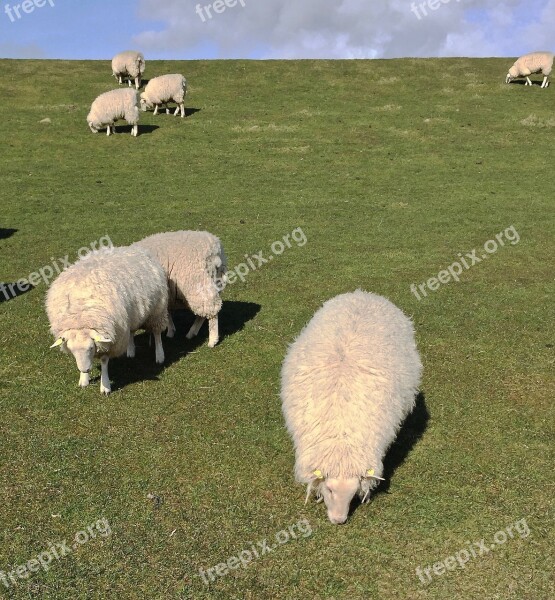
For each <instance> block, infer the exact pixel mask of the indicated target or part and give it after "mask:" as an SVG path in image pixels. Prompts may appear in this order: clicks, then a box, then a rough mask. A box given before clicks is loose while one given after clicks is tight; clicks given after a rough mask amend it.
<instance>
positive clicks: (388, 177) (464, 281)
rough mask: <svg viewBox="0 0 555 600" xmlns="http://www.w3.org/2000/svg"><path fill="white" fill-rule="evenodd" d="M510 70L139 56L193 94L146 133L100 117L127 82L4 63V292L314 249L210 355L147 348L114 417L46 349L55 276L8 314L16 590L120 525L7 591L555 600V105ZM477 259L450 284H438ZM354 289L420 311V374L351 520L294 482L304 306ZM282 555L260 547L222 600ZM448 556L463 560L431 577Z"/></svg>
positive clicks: (254, 297) (6, 559) (274, 266)
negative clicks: (38, 276) (117, 84)
mask: <svg viewBox="0 0 555 600" xmlns="http://www.w3.org/2000/svg"><path fill="white" fill-rule="evenodd" d="M510 64H512V63H511V60H499V59H491V60H490V59H487V60H470V59H449V60H447V59H446V60H443V59H441V60H440V59H434V60H413V59H406V60H391V61H378V60H376V61H291V62H282V61H274V62H248V61H225V62H224V61H212V62H202V61H198V62H162V61H161V62H153V61H151V62H148V63H147V72H146V73H145V75H146V77H147V78H148V77H152V76H154V75H158V74H163V73H171V72H183V73H184V74H185V75H186V76H187V78H188V80H189V85H190V92H189V96H188V100H187V102H188V104H187V106H188V109H189V110H188V113H189V114H188V117H187V118H186V119H185V120H182V119H178V118H174V117H172V116H169V115H158V116H156V117H154V116H153V115H152V113H143V114H142V117H141V125H140V135H139V137H138V138H132V137H131V136H130V135H129V130H130V129H129V127H128V126H126V125H124V124H123V123H121V124H120V126H119V127H118V134H117V135H115V136H111V137H107V136H105V135H104V134H99V135H93V134H92V133H90V131H89V130H88V127H87V124H86V122H85V117H86V115H87V112H88V109H89V107H90V103H91V101H92V100H93V99H94V98H95V97H96V96H97V95H98V94H99V93H100V92H103V91H106V90H108V89H112V88H113V87H114V80H113V79H112V80H111V78H110V68H109V63H107V62H65V61H8V60H3V61H0V69H1V71H2V77H3V81H4V86H3V98H2V102H1V103H0V136H1V137H2V140H3V142H2V144H3V161H2V164H3V177H2V202H1V208H2V210H1V213H0V216H1V219H0V227H1V228H2V229H1V231H0V233H1V235H0V238H2V239H1V240H0V257H1V263H0V267H1V268H0V281H4V282H6V283H12V282H16V281H17V280H19V279H20V278H24V277H28V276H29V275H30V274H33V273H35V272H38V271H39V270H40V269H43V271H42V272H43V273H45V272H46V273H48V271H44V268H45V267H46V266H48V265H50V266H52V265H53V264H54V263H56V261H58V259H61V258H62V257H66V255H67V256H68V257H69V260H70V261H72V262H73V261H74V260H76V258H77V253H78V251H79V249H80V248H82V247H85V246H89V245H90V244H91V243H92V242H94V241H95V240H99V239H100V238H101V237H103V236H108V237H109V238H110V240H111V241H112V242H113V243H114V244H116V245H125V244H128V243H130V242H132V241H135V240H138V239H140V238H142V237H144V236H145V235H148V234H150V233H154V232H158V231H165V230H175V229H207V230H209V231H211V232H213V233H215V234H216V235H218V236H219V237H220V238H221V239H222V241H223V243H224V246H225V248H226V252H227V255H228V260H229V265H230V267H231V268H233V267H234V266H235V265H237V264H239V263H241V262H244V261H245V260H246V259H245V255H248V256H249V257H250V256H253V255H254V254H257V253H259V252H260V251H262V252H263V255H264V256H265V257H269V255H270V254H272V249H271V247H272V244H273V243H274V242H276V241H279V240H283V237H284V236H286V235H287V234H291V232H293V231H294V230H297V239H301V238H300V234H299V233H298V232H299V231H302V233H303V234H304V236H305V238H306V243H304V244H300V243H299V244H297V243H296V242H293V243H292V244H291V247H290V248H286V249H285V250H284V251H283V252H282V253H279V252H275V253H274V256H273V260H272V261H269V262H268V263H266V264H264V265H262V266H260V268H257V269H256V270H251V272H249V273H248V275H247V276H246V277H245V281H244V282H241V281H237V282H236V283H234V284H232V285H229V286H228V288H227V289H226V291H225V292H224V300H225V302H224V309H223V311H222V313H221V317H220V323H221V338H222V339H221V343H220V344H219V345H218V346H217V347H216V348H214V349H210V348H208V347H207V346H206V338H207V332H206V330H205V329H203V330H202V332H201V335H200V336H199V338H198V339H197V340H195V341H187V340H185V338H184V334H185V330H186V328H187V326H188V325H189V324H190V322H191V320H192V318H191V317H189V316H188V315H186V314H182V315H178V318H177V320H176V325H177V327H178V333H177V335H176V337H175V338H174V339H172V340H165V349H166V356H167V360H166V363H165V365H164V366H163V368H160V367H158V366H156V365H155V364H154V351H153V348H149V346H148V340H147V337H146V335H145V334H141V335H139V336H138V338H137V344H138V347H137V357H136V358H135V359H133V360H132V359H127V358H125V357H123V358H121V359H117V360H114V361H112V362H111V366H110V375H111V379H112V386H113V390H114V391H113V393H112V394H111V395H110V396H108V397H103V396H101V395H100V394H99V390H98V369H96V370H95V372H94V374H95V380H94V382H93V385H91V386H90V387H88V388H85V389H79V388H78V387H77V381H78V371H77V368H76V366H75V362H74V360H73V359H72V358H71V357H68V356H66V355H64V354H62V353H59V352H57V351H55V350H49V348H48V347H49V345H50V344H51V343H52V338H51V336H50V335H49V332H48V322H47V318H46V314H45V311H44V298H45V294H46V291H47V289H48V288H47V285H46V284H45V283H44V282H43V281H39V282H38V283H37V285H36V287H35V288H34V289H32V290H30V291H28V292H27V293H24V294H22V295H20V296H18V297H16V298H14V299H10V300H9V301H8V300H7V299H6V298H7V297H8V296H9V293H8V292H5V293H4V294H3V295H2V294H1V293H0V300H3V301H2V302H1V303H0V336H1V339H0V342H1V350H0V352H1V356H2V359H1V365H0V386H1V387H0V409H1V412H2V419H1V421H0V435H1V438H2V444H1V450H0V477H1V481H2V484H1V486H0V490H1V491H0V493H1V496H0V534H1V538H0V571H4V572H5V573H9V572H13V571H14V570H15V569H17V567H18V566H19V565H24V564H26V563H27V564H28V563H29V561H31V559H34V558H36V557H37V556H38V555H39V554H40V553H43V552H45V551H48V549H49V548H50V547H51V545H52V544H54V545H55V544H56V543H59V544H60V543H62V541H63V540H67V542H68V543H69V542H71V541H72V540H73V539H74V536H75V535H76V534H77V533H78V532H80V531H82V530H86V528H87V526H90V525H91V524H94V523H97V522H98V521H99V520H103V519H105V520H106V522H107V523H109V530H110V531H111V534H110V535H108V533H109V531H108V530H107V529H105V533H106V535H101V534H100V532H99V530H98V527H97V529H96V530H95V531H94V530H93V533H94V535H95V537H94V539H90V540H89V541H88V542H86V543H82V544H77V546H76V547H75V548H71V552H70V553H69V555H66V556H60V558H59V560H58V559H56V558H54V559H52V562H51V563H50V565H47V568H48V570H46V569H43V568H42V567H40V568H39V570H38V572H30V571H29V570H27V571H25V568H27V569H29V568H31V567H24V568H23V570H21V571H20V573H21V574H22V577H21V578H20V577H17V576H16V575H12V577H14V578H15V579H16V580H17V583H16V584H14V583H13V582H12V581H11V580H10V579H9V576H8V575H6V581H7V585H6V584H5V583H4V584H3V583H2V581H0V595H2V594H3V595H4V596H5V597H8V598H46V599H60V598H72V599H85V598H87V599H89V598H95V599H96V598H98V599H100V598H102V599H104V598H126V599H127V598H130V599H134V598H194V599H203V598H217V599H228V598H229V599H238V600H242V599H256V600H258V599H265V598H286V599H305V598H306V599H320V598H322V599H323V598H336V599H340V598H341V599H343V598H345V599H347V598H349V599H352V598H355V599H362V598H376V599H377V598H380V599H385V600H389V599H399V598H403V599H420V598H423V599H428V598H429V599H440V600H442V599H445V600H452V599H459V598H460V599H462V598H488V599H500V600H505V599H513V598H514V599H518V600H544V599H545V600H547V599H548V598H552V597H553V596H554V593H555V591H554V587H553V570H552V569H553V551H552V548H553V493H554V488H553V458H554V456H553V417H554V411H553V391H554V386H553V352H554V350H553V344H554V332H553V292H554V286H553V264H554V252H553V233H554V230H553V224H554V218H553V215H554V213H553V194H554V192H555V168H554V164H553V143H554V135H555V116H554V112H553V106H554V97H555V96H554V94H555V88H554V87H551V88H549V89H547V90H540V88H539V85H538V86H534V87H533V88H527V87H524V86H523V85H519V84H518V83H515V84H511V85H505V84H504V83H503V81H504V77H505V74H506V71H507V68H508V66H509V65H510ZM45 118H48V119H50V120H51V122H50V123H40V121H41V120H42V119H45ZM298 228H300V230H299V229H298ZM515 232H516V233H515ZM496 234H502V235H501V236H500V237H499V238H497V241H495V240H496V238H495V236H496ZM516 234H517V235H516ZM503 236H504V237H503ZM509 238H510V239H509ZM517 238H518V239H517ZM500 239H503V242H504V243H503V245H501V243H500V242H499V240H500ZM490 240H493V241H494V243H491V242H490ZM486 243H487V244H488V245H487V252H484V245H485V244H486ZM495 243H496V244H497V249H496V250H495V251H492V250H493V249H494V244H495ZM274 249H280V246H279V244H277V245H274ZM474 249H476V250H477V254H476V256H478V257H480V263H479V264H475V265H473V266H470V262H471V260H470V259H467V264H468V266H469V268H468V269H467V268H466V267H463V268H462V273H461V274H460V277H459V279H460V281H459V282H456V281H450V282H448V283H438V282H437V281H435V283H434V280H432V281H431V282H429V280H430V278H436V277H437V276H438V274H439V272H440V271H442V270H445V269H447V267H448V266H450V265H452V264H453V263H454V262H455V261H459V263H460V264H463V263H462V262H461V261H462V259H463V258H465V255H467V254H472V253H473V250H474ZM488 252H489V253H488ZM459 254H460V255H461V256H459ZM482 255H484V256H486V258H484V259H482V258H481V257H482ZM253 261H254V262H253V264H255V265H256V261H255V260H254V259H253ZM442 277H443V278H444V279H445V275H442ZM424 283H425V284H426V287H424V290H425V291H426V294H427V295H426V296H425V297H424V295H423V292H422V288H420V293H419V295H420V300H419V299H418V298H417V295H416V294H415V293H413V292H412V291H411V287H410V286H411V284H416V285H418V284H424ZM428 284H429V285H430V287H428ZM436 284H437V285H436ZM358 287H361V288H363V289H366V290H369V291H373V292H376V293H379V294H382V295H384V296H386V297H388V298H389V299H390V300H392V301H393V302H394V303H395V304H397V305H398V306H399V307H400V308H402V309H403V310H404V311H405V313H406V314H408V315H410V316H411V317H412V318H413V319H414V323H415V327H416V331H417V339H418V345H419V349H420V352H421V355H422V360H423V363H424V378H423V383H422V391H421V395H420V396H419V400H418V404H417V408H416V410H415V412H414V414H413V415H412V416H411V417H410V418H409V419H408V421H407V423H406V424H405V426H404V428H403V429H402V431H401V433H400V436H399V439H398V441H397V443H396V444H395V445H394V446H393V448H392V450H391V451H390V454H389V455H388V458H387V461H386V477H387V481H386V482H385V484H383V485H382V486H381V488H379V491H378V493H376V494H375V495H374V497H373V500H372V502H371V503H370V504H369V505H365V506H362V507H358V508H357V509H356V510H354V512H353V514H352V516H351V518H350V520H349V521H348V523H347V524H346V525H344V526H333V525H331V524H330V523H329V522H328V521H327V518H326V514H325V510H324V507H323V506H322V505H320V504H315V503H309V504H308V505H306V506H305V505H304V504H303V501H304V489H303V488H302V487H301V486H298V485H297V484H295V483H294V480H293V461H294V456H293V448H292V444H291V441H290V439H289V437H288V435H287V432H286V430H285V428H284V424H283V419H282V416H281V408H280V400H279V372H280V366H281V362H282V360H283V357H284V354H285V352H286V349H287V345H288V344H289V343H290V342H291V341H292V340H293V339H294V337H295V336H296V335H297V334H298V333H299V331H300V330H301V328H302V327H303V325H304V324H305V323H306V322H307V321H308V320H309V318H310V317H311V316H312V314H313V313H314V312H315V310H316V309H317V308H319V306H321V304H322V303H323V302H324V301H325V300H326V299H328V298H330V297H332V296H334V295H336V294H339V293H342V292H346V291H351V290H354V289H356V288H358ZM431 288H436V289H431ZM5 289H7V288H5ZM416 289H417V290H418V288H416ZM523 520H524V521H523ZM103 522H104V521H103ZM517 522H519V523H520V525H518V526H516V525H515V523H517ZM300 524H303V525H302V527H303V528H304V529H303V531H304V533H303V534H302V535H301V534H299V527H301V525H300ZM307 524H308V525H307ZM524 524H525V525H526V526H527V528H528V531H529V535H526V534H525V533H522V532H524V531H525V528H524ZM510 526H513V529H512V532H513V537H512V538H511V537H510V536H508V535H506V534H503V535H502V534H501V533H499V532H502V531H506V528H507V527H510ZM515 527H519V528H520V529H519V530H520V532H521V533H519V532H518V531H517V532H516V533H515V531H516V530H515ZM289 528H291V529H289ZM283 531H286V532H287V533H280V532H283ZM295 531H296V533H295V537H293V533H292V532H295ZM90 535H92V534H90V532H89V534H85V535H83V534H80V537H78V541H84V540H85V537H90ZM276 536H277V537H276ZM286 538H288V540H289V541H287V543H278V542H284V541H285V539H286ZM504 538H506V539H505V540H504ZM264 540H266V541H267V542H268V544H270V545H273V546H275V548H274V549H273V550H272V551H271V552H269V553H268V552H266V553H265V554H264V555H260V556H259V557H258V558H257V557H256V555H255V554H254V553H252V551H251V554H252V558H253V560H252V561H251V562H250V563H249V564H248V566H247V567H246V568H243V567H242V566H239V567H238V568H234V569H230V572H229V573H228V574H226V575H223V576H218V577H214V579H215V580H214V581H210V582H209V584H206V583H204V581H203V578H202V576H201V574H200V571H199V570H200V569H204V570H205V571H206V570H207V569H209V568H212V567H214V566H215V565H217V564H219V563H223V562H227V561H228V559H229V558H230V557H234V556H238V555H239V554H240V553H241V552H242V551H244V550H246V549H247V550H248V549H249V548H251V546H252V545H253V544H254V545H255V547H258V548H259V549H260V552H263V550H262V548H263V541H264ZM481 540H485V542H484V543H485V544H486V546H487V547H488V548H490V551H489V552H487V553H484V552H485V551H484V550H483V546H479V544H478V543H479V542H480V541H481ZM491 546H494V549H493V550H491ZM58 547H59V546H58ZM469 548H472V549H473V552H474V553H475V554H476V556H474V555H472V554H470V551H469ZM478 548H480V549H478ZM463 550H466V551H467V554H470V556H469V560H468V561H467V562H466V563H464V561H463V560H462V557H466V555H465V554H464V553H463V552H462V551H463ZM480 553H482V555H481V554H480ZM455 555H457V556H458V557H459V558H460V559H461V561H460V562H462V563H463V567H461V566H459V563H456V564H455V565H454V566H453V564H452V563H451V562H449V561H448V563H447V567H446V566H445V563H444V566H443V568H442V566H441V565H439V564H438V563H439V562H440V561H444V560H445V559H446V558H447V557H449V556H455ZM45 556H46V555H44V554H43V555H42V557H43V562H44V563H45V564H46V558H45ZM242 556H243V559H244V562H245V563H246V562H247V559H246V557H247V555H246V554H243V555H242ZM50 558H52V556H50ZM232 564H234V563H233V561H232ZM434 564H435V565H436V572H434V570H433V565H434ZM31 565H33V567H34V568H36V565H35V563H31ZM39 566H40V565H39ZM418 567H420V568H421V569H422V572H423V573H425V571H424V569H426V567H431V568H432V570H431V571H430V569H428V574H429V576H428V575H423V576H422V579H424V580H425V582H423V581H421V578H420V577H419V576H418V575H417V573H416V569H417V568H418ZM220 572H222V568H221V567H220ZM0 575H1V574H0ZM23 576H26V578H23ZM207 579H208V578H207ZM430 580H431V581H430Z"/></svg>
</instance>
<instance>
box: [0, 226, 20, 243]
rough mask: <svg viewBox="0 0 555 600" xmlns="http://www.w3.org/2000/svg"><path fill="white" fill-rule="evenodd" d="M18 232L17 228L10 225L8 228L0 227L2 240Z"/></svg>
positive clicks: (0, 238)
mask: <svg viewBox="0 0 555 600" xmlns="http://www.w3.org/2000/svg"><path fill="white" fill-rule="evenodd" d="M16 232H17V229H11V228H9V227H8V228H7V229H2V228H0V240H6V239H7V238H9V237H12V235H13V234H14V233H16Z"/></svg>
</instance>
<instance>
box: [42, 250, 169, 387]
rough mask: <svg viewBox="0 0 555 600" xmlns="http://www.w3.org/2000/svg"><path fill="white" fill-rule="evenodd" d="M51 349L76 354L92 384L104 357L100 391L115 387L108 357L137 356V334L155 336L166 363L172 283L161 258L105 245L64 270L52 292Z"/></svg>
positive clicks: (49, 302) (82, 383)
mask: <svg viewBox="0 0 555 600" xmlns="http://www.w3.org/2000/svg"><path fill="white" fill-rule="evenodd" d="M46 312H47V315H48V319H49V321H50V330H51V332H52V334H53V335H54V337H55V338H56V341H55V342H54V344H52V346H51V348H56V347H59V348H60V349H61V350H62V351H64V352H66V353H69V352H71V354H73V356H74V357H75V361H76V363H77V368H78V369H79V371H80V372H81V376H80V378H79V385H80V386H81V387H86V386H87V385H88V384H89V373H90V371H91V368H92V362H93V358H94V357H95V356H99V357H100V364H101V377H100V392H101V393H102V394H109V393H110V391H111V387H110V378H109V377H108V361H109V359H110V358H113V357H116V356H120V355H121V354H123V353H124V352H125V350H126V349H127V355H128V356H130V357H133V356H134V355H135V343H134V340H133V334H134V332H135V331H136V330H137V329H141V328H142V329H145V330H147V331H150V332H152V333H153V334H154V340H155V348H156V362H157V363H158V364H161V363H163V362H164V349H163V347H162V338H161V333H162V331H164V329H166V328H167V326H168V286H167V283H166V275H165V273H164V271H163V270H162V267H161V266H160V265H159V264H158V261H157V260H156V259H155V258H154V257H153V256H152V255H150V254H149V252H148V251H145V250H142V249H140V248H130V247H122V248H103V249H101V250H97V251H94V252H91V253H90V254H88V255H86V256H84V257H83V258H81V259H80V260H79V261H77V262H76V263H75V264H73V265H71V266H70V267H68V268H67V269H66V270H65V271H62V273H60V275H59V276H58V277H57V278H56V279H55V280H54V282H53V283H52V285H51V287H50V289H49V290H48V293H47V296H46Z"/></svg>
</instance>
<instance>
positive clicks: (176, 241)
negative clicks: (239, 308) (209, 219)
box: [134, 231, 227, 348]
mask: <svg viewBox="0 0 555 600" xmlns="http://www.w3.org/2000/svg"><path fill="white" fill-rule="evenodd" d="M134 245H138V246H139V247H141V248H146V249H147V250H149V251H150V252H151V253H152V254H153V255H154V256H155V257H156V258H157V259H158V260H159V262H160V264H161V265H162V268H163V269H164V271H165V272H166V276H167V280H168V289H169V298H168V302H169V308H170V309H179V308H186V309H189V310H191V311H192V312H193V314H194V315H195V316H196V319H195V321H194V323H193V325H192V327H191V328H190V330H189V332H188V333H187V339H191V338H193V337H194V336H195V335H197V334H198V332H199V331H200V328H201V327H202V324H203V323H204V321H205V319H208V332H209V333H208V346H210V347H211V348H213V347H214V346H215V345H216V344H217V343H218V339H219V334H218V313H219V312H220V309H221V308H222V299H221V297H220V292H221V291H222V290H223V289H224V287H225V284H226V271H227V259H226V256H225V252H224V249H223V246H222V243H221V241H220V240H219V239H218V238H217V237H216V236H215V235H213V234H211V233H209V232H208V231H171V232H166V233H155V234H154V235H150V236H148V237H146V238H144V239H143V240H141V241H140V242H136V243H135V244H134ZM174 334H175V325H174V323H173V320H172V318H171V314H170V315H169V328H168V337H173V335H174Z"/></svg>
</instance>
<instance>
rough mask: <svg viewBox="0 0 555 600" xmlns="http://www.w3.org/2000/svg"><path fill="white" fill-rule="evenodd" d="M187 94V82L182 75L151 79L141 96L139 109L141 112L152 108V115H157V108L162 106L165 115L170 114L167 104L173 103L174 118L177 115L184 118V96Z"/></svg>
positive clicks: (161, 76)
mask: <svg viewBox="0 0 555 600" xmlns="http://www.w3.org/2000/svg"><path fill="white" fill-rule="evenodd" d="M186 94H187V80H186V79H185V77H183V75H178V74H174V75H160V77H154V78H153V79H151V80H150V81H149V82H148V83H147V85H146V88H145V91H144V92H143V93H142V94H141V108H142V109H143V111H146V110H147V109H150V108H152V107H153V106H154V114H155V115H157V114H158V106H159V105H161V104H163V105H164V106H165V107H166V113H169V112H170V109H169V108H168V106H167V103H168V102H175V103H176V104H177V108H176V109H175V112H174V116H177V115H178V114H179V111H180V110H181V117H182V118H183V117H184V116H185V103H184V100H185V95H186Z"/></svg>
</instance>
